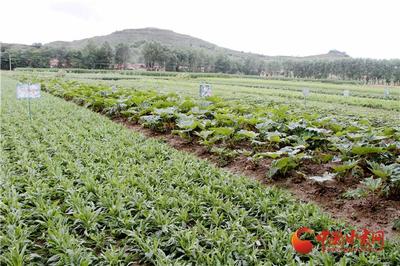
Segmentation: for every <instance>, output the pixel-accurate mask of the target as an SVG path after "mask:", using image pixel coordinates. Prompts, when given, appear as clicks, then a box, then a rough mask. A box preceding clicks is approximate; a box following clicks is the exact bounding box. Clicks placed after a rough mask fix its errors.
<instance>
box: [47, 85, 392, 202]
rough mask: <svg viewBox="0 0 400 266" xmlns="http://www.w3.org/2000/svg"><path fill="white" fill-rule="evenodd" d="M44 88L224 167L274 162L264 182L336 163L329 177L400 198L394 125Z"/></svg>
mask: <svg viewBox="0 0 400 266" xmlns="http://www.w3.org/2000/svg"><path fill="white" fill-rule="evenodd" d="M43 87H44V88H45V89H46V90H47V91H48V92H50V93H52V94H54V95H57V96H60V97H63V98H65V99H67V100H73V101H74V102H76V103H78V104H82V105H85V106H86V107H89V108H91V109H92V110H94V111H97V112H102V113H104V114H107V115H109V116H111V117H125V118H126V119H129V120H130V121H131V122H134V123H140V124H142V125H143V126H145V127H148V128H151V129H152V130H155V131H161V132H165V131H167V132H168V131H171V132H172V133H173V134H178V135H179V136H181V137H182V138H185V139H187V140H188V141H191V142H192V141H194V142H197V143H199V144H201V145H204V146H205V147H206V148H207V149H208V150H209V152H211V153H214V154H217V155H218V157H219V158H220V160H221V163H222V164H226V163H229V162H231V161H232V160H233V159H234V158H235V157H237V156H246V157H248V159H249V160H250V161H251V162H252V163H254V164H255V165H259V164H260V162H261V161H263V159H272V163H271V165H270V167H269V171H268V173H266V176H268V177H271V178H275V177H280V176H290V173H291V172H292V171H294V170H297V171H302V170H304V169H302V168H301V167H302V165H303V164H304V163H305V162H307V163H312V164H328V163H329V164H332V163H333V162H334V166H332V167H331V171H333V173H334V175H335V176H336V179H337V180H339V181H343V179H345V178H366V177H369V176H374V177H376V179H377V180H380V181H376V182H380V183H379V187H378V188H377V189H375V190H374V192H373V193H379V194H382V195H383V194H385V195H391V196H395V197H399V196H400V128H399V127H398V126H393V127H387V126H385V127H375V126H373V125H372V124H371V122H370V121H368V120H366V119H361V120H359V119H356V118H353V117H339V116H326V115H318V114H316V113H301V114H299V113H297V112H296V111H290V110H289V108H288V107H287V106H283V105H279V106H278V107H277V106H275V105H274V104H273V103H270V104H269V105H265V104H248V103H247V102H246V101H225V100H223V99H221V98H218V97H209V98H207V99H204V100H202V99H195V98H190V97H181V96H179V95H178V94H175V93H167V94H160V93H157V92H155V91H143V90H132V89H123V88H119V89H112V88H110V87H104V86H94V85H85V84H79V83H76V82H62V81H60V80H53V81H50V82H45V83H43ZM304 171H306V170H304ZM304 174H305V175H311V174H313V173H309V172H305V173H304ZM368 184H369V183H368ZM368 184H367V185H368ZM361 192H362V191H359V194H360V195H361V194H362V193H361ZM352 195H353V196H355V194H352Z"/></svg>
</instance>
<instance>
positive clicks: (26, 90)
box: [17, 83, 40, 99]
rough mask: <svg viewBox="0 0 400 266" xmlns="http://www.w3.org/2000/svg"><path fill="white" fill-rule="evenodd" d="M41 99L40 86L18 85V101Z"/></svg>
mask: <svg viewBox="0 0 400 266" xmlns="http://www.w3.org/2000/svg"><path fill="white" fill-rule="evenodd" d="M34 98H40V84H21V83H20V84H18V85H17V99H34Z"/></svg>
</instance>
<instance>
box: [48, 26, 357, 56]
mask: <svg viewBox="0 0 400 266" xmlns="http://www.w3.org/2000/svg"><path fill="white" fill-rule="evenodd" d="M90 42H93V43H94V44H96V45H101V44H102V43H104V42H108V43H109V44H110V45H111V46H112V47H115V46H116V45H117V44H118V43H125V44H128V45H129V46H130V48H131V51H132V55H133V61H138V59H139V58H140V52H141V47H142V46H143V44H144V43H146V42H159V43H161V44H163V45H166V46H168V47H172V48H180V49H197V50H203V51H205V52H208V53H211V54H214V55H216V54H221V53H222V54H226V55H228V56H229V57H233V58H243V57H244V56H245V57H252V58H257V59H261V60H269V59H336V58H345V57H349V56H348V55H347V54H346V53H344V52H339V51H337V50H331V51H329V52H328V53H327V54H320V55H310V56H304V57H299V56H269V55H264V54H258V53H251V52H242V51H236V50H233V49H229V48H225V47H221V46H218V45H216V44H213V43H211V42H208V41H205V40H202V39H200V38H197V37H193V36H190V35H187V34H181V33H177V32H174V31H172V30H168V29H160V28H154V27H147V28H139V29H124V30H119V31H114V32H112V33H110V34H107V35H100V36H93V37H89V38H84V39H79V40H73V41H60V40H59V41H53V42H49V43H46V44H44V46H47V47H53V48H61V47H65V48H70V49H82V48H84V47H85V46H86V45H87V44H88V43H90Z"/></svg>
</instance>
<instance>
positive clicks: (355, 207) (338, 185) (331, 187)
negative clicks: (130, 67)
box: [114, 119, 400, 239]
mask: <svg viewBox="0 0 400 266" xmlns="http://www.w3.org/2000/svg"><path fill="white" fill-rule="evenodd" d="M114 121H116V122H118V123H121V124H123V125H125V126H126V127H128V128H130V129H132V130H134V131H137V132H140V133H142V134H144V135H145V136H146V137H151V138H156V139H160V140H163V141H164V142H166V143H167V144H169V145H170V146H172V147H173V148H175V149H177V150H180V151H184V152H188V153H191V154H194V155H196V156H197V157H199V158H201V159H205V160H207V161H209V162H211V163H213V164H215V165H217V166H219V167H221V166H220V164H219V160H218V156H216V155H213V154H211V153H209V152H208V151H207V149H206V148H205V147H203V146H201V145H200V144H196V143H194V142H190V143H189V142H188V141H187V140H184V139H182V138H181V137H179V136H177V135H173V134H170V133H159V132H155V131H153V130H151V129H148V128H144V127H143V126H141V125H139V124H133V123H131V122H129V121H127V120H124V119H114ZM271 161H272V160H270V159H264V160H262V161H261V162H260V163H259V164H258V165H257V166H255V165H254V164H253V163H252V162H250V161H249V160H247V158H246V157H243V156H239V157H237V158H235V159H234V160H233V161H232V162H230V163H229V164H227V165H225V166H223V167H222V168H224V169H226V170H228V171H230V172H233V173H235V174H241V175H245V176H248V177H250V178H253V179H256V180H258V181H259V182H261V183H263V184H264V185H275V186H278V187H281V188H284V189H287V190H289V191H290V192H291V193H292V194H293V196H294V197H295V198H297V199H298V200H300V201H301V202H311V203H316V204H317V205H318V206H320V207H321V208H322V209H323V210H324V211H325V212H327V213H329V214H330V215H331V217H332V218H335V219H341V220H343V221H345V222H346V224H348V225H352V226H354V227H355V228H357V229H358V230H361V229H363V228H367V229H369V230H372V231H377V230H384V232H385V238H386V239H393V238H396V239H397V238H398V239H400V232H399V231H395V230H393V229H392V226H393V222H394V220H396V219H399V218H400V201H398V200H390V199H383V198H381V199H379V202H378V204H377V206H378V207H377V208H372V206H371V201H370V199H368V198H365V199H357V200H350V199H343V197H342V194H343V192H345V191H346V190H348V189H350V188H355V187H356V185H357V183H358V181H357V180H356V181H354V180H353V181H351V180H350V181H347V182H346V181H344V182H337V181H326V182H323V183H320V182H315V181H312V180H309V179H306V178H304V177H303V176H300V175H297V174H296V173H293V174H292V176H291V177H290V178H285V179H278V180H271V179H268V178H267V177H266V172H267V171H268V167H269V165H270V163H271ZM301 168H302V169H306V170H307V172H311V173H313V174H314V175H322V174H323V173H324V172H325V171H327V170H328V168H329V165H315V164H306V165H302V166H301Z"/></svg>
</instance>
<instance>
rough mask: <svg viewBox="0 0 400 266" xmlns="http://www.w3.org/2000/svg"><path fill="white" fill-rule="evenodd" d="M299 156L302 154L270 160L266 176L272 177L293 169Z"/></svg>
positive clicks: (297, 162)
mask: <svg viewBox="0 0 400 266" xmlns="http://www.w3.org/2000/svg"><path fill="white" fill-rule="evenodd" d="M301 157H302V155H296V156H290V157H284V158H281V159H278V160H274V161H272V164H271V166H270V168H269V171H268V177H270V178H273V177H276V176H277V175H283V176H284V175H285V174H286V173H287V172H289V171H291V170H293V169H295V168H296V167H297V166H298V165H299V160H300V159H301Z"/></svg>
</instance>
